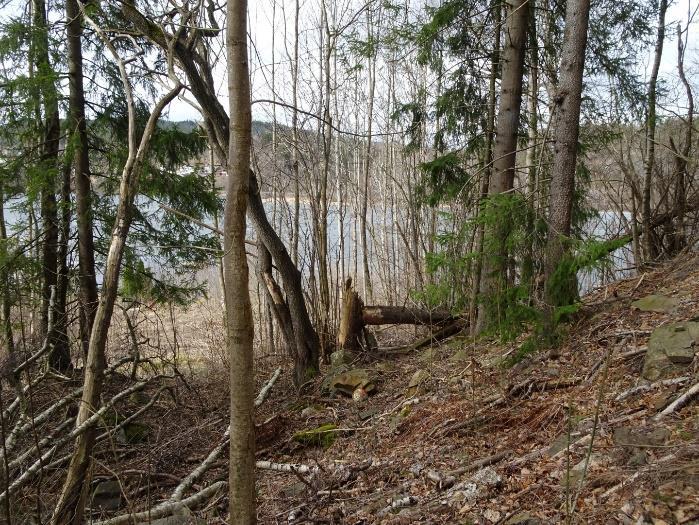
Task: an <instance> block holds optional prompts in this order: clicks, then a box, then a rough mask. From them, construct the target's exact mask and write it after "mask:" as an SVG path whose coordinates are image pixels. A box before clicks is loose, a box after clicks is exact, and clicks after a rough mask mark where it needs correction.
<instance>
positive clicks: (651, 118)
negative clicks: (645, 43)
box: [641, 0, 667, 261]
mask: <svg viewBox="0 0 699 525" xmlns="http://www.w3.org/2000/svg"><path fill="white" fill-rule="evenodd" d="M666 11H667V0H660V5H659V6H658V36H657V39H656V41H655V54H654V60H653V68H652V70H651V73H650V79H649V81H648V95H647V96H648V117H647V119H646V158H645V162H644V163H643V202H642V203H641V212H642V215H643V218H642V221H643V248H644V252H645V253H644V257H645V259H646V261H651V260H653V259H655V258H656V257H657V256H658V250H657V246H655V243H654V242H653V228H652V227H651V221H652V219H651V215H652V202H651V201H652V197H653V192H652V183H653V168H654V166H655V127H656V123H657V115H656V111H655V105H656V95H657V92H656V88H657V85H658V71H659V70H660V61H661V59H662V57H663V44H664V42H665V12H666Z"/></svg>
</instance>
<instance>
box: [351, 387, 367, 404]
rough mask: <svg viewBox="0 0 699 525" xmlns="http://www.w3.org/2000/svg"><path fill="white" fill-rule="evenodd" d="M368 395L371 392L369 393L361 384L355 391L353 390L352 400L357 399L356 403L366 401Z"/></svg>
mask: <svg viewBox="0 0 699 525" xmlns="http://www.w3.org/2000/svg"><path fill="white" fill-rule="evenodd" d="M368 397H369V394H367V391H366V390H365V389H363V388H362V387H361V386H360V387H357V388H355V389H354V392H352V400H353V401H355V402H356V403H360V402H362V401H366V400H367V398H368Z"/></svg>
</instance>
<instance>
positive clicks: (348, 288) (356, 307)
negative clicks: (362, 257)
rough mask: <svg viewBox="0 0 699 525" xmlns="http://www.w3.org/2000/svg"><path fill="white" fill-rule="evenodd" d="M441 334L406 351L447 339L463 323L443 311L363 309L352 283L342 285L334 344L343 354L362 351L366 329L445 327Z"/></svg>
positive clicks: (394, 308)
mask: <svg viewBox="0 0 699 525" xmlns="http://www.w3.org/2000/svg"><path fill="white" fill-rule="evenodd" d="M446 323H450V324H447V325H446V326H444V327H443V328H442V329H441V330H439V331H438V332H436V333H435V334H433V335H431V336H430V337H429V338H427V339H426V340H422V341H419V342H418V343H417V344H416V345H411V346H410V347H406V350H410V349H413V350H417V349H419V348H422V347H423V346H427V345H428V344H431V343H432V342H435V341H440V340H442V339H446V338H447V337H450V336H451V335H454V334H456V333H458V332H460V331H461V330H463V328H464V326H466V325H465V320H464V319H462V318H460V317H458V316H454V315H452V314H451V313H450V312H448V311H445V310H428V309H424V308H411V307H407V306H382V305H371V306H365V305H364V302H363V301H362V299H361V297H359V294H358V293H357V291H356V290H354V289H353V288H352V279H348V280H347V282H346V283H345V291H344V298H343V301H342V312H341V315H340V326H339V329H338V334H337V344H338V347H339V348H342V349H344V350H350V351H356V350H360V349H361V348H362V338H364V340H366V339H367V333H366V327H367V326H380V325H390V324H414V325H432V326H441V325H445V324H446Z"/></svg>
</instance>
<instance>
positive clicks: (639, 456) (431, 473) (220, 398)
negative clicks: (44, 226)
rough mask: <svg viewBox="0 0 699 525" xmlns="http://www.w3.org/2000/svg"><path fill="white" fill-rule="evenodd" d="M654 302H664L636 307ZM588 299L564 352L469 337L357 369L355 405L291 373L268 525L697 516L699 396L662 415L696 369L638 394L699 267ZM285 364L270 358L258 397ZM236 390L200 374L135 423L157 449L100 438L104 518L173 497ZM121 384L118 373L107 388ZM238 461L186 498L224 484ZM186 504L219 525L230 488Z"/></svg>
mask: <svg viewBox="0 0 699 525" xmlns="http://www.w3.org/2000/svg"><path fill="white" fill-rule="evenodd" d="M650 294H656V295H661V296H662V297H663V298H665V299H667V300H668V301H669V304H670V307H669V308H666V306H667V304H664V305H661V307H660V308H654V309H656V310H664V311H641V310H639V309H637V308H634V307H633V306H632V305H631V303H632V302H633V301H635V300H638V299H641V298H643V297H646V296H648V295H650ZM668 301H666V303H667V302H668ZM584 304H585V306H584V308H583V311H582V312H581V313H580V314H579V315H578V316H577V320H576V321H575V322H573V323H572V324H571V325H570V327H569V331H568V334H567V337H566V339H565V341H564V343H563V344H562V346H561V347H560V349H559V356H558V357H557V358H552V357H551V356H550V355H549V354H548V352H546V351H542V352H540V353H534V354H532V355H529V356H526V357H525V358H524V359H523V360H521V361H520V362H519V363H518V364H516V365H515V366H512V367H509V368H508V367H505V366H503V364H502V363H503V360H504V359H506V358H507V357H508V356H512V355H513V353H514V352H516V349H517V348H518V343H517V342H513V343H512V344H509V345H502V344H495V343H487V342H483V341H473V340H471V339H469V338H465V337H456V338H452V339H451V340H448V341H446V342H444V343H443V344H441V345H437V346H433V347H430V348H427V349H424V350H421V351H417V352H412V353H405V354H395V355H376V354H374V355H364V356H359V357H357V359H356V362H354V363H352V364H351V366H352V367H357V368H361V369H363V370H366V371H367V373H368V375H369V377H370V379H371V380H372V382H373V383H374V384H375V385H376V391H375V393H374V394H373V395H370V396H369V397H368V398H367V399H363V400H359V401H355V400H353V399H352V398H350V397H343V396H341V395H336V396H331V395H330V394H328V393H326V392H324V390H323V388H322V386H321V383H322V381H323V380H324V377H320V378H318V380H317V382H316V383H314V384H313V385H310V387H307V388H306V389H305V390H304V393H302V394H298V393H297V391H296V390H295V389H294V387H293V385H292V384H291V381H290V374H289V373H288V369H287V370H285V373H283V374H282V376H281V378H280V379H279V380H278V381H277V383H276V384H275V385H274V386H273V387H272V389H271V391H270V394H269V397H268V399H267V400H266V402H265V403H264V404H262V406H261V407H260V408H259V409H258V412H257V417H256V424H257V426H258V431H257V459H258V460H269V461H271V462H275V463H279V464H292V463H293V464H302V465H305V466H307V467H309V469H310V472H308V473H301V472H300V471H298V472H277V471H273V470H267V469H258V479H257V485H258V504H259V522H260V523H270V524H272V523H338V524H340V523H342V524H344V523H346V524H364V523H366V524H369V523H385V524H408V523H425V524H427V523H434V524H437V523H459V524H461V523H463V524H465V523H479V524H480V523H483V524H509V525H515V524H522V525H523V524H527V523H528V524H534V523H542V524H543V523H564V522H567V521H568V520H569V519H571V518H573V519H572V520H571V521H574V522H577V523H623V524H627V523H628V524H632V523H640V524H643V523H651V524H663V523H697V522H699V521H698V520H699V405H698V404H697V403H696V398H695V399H694V400H693V401H691V402H689V403H688V404H687V405H686V406H684V407H683V408H681V409H678V410H676V411H673V412H672V413H669V414H667V415H666V416H662V417H657V416H658V414H659V413H660V412H661V411H662V410H664V409H665V408H666V407H668V405H669V404H670V403H671V402H672V401H673V400H674V399H675V398H677V397H678V396H679V395H681V394H682V393H684V392H686V391H687V390H688V389H690V388H691V387H692V386H693V385H695V384H697V381H699V363H698V361H699V360H698V359H697V357H696V356H695V357H694V361H693V362H691V363H687V364H684V365H682V366H679V365H678V366H677V367H676V370H674V371H673V372H672V373H670V374H669V375H668V376H666V377H663V380H665V379H666V378H669V379H670V380H666V381H665V383H657V382H656V383H654V384H653V385H652V388H650V389H647V390H645V391H644V390H643V389H637V390H630V389H633V388H634V387H636V386H642V385H648V384H649V383H648V382H647V381H644V380H643V379H642V378H641V370H642V367H643V362H644V358H645V357H644V356H645V354H646V349H647V346H648V342H649V338H650V334H651V332H652V331H653V330H655V329H656V328H658V327H660V326H662V325H667V324H669V323H676V322H680V321H689V320H692V319H694V318H697V317H699V257H697V256H685V257H682V258H678V259H676V260H675V261H672V262H670V263H668V264H665V265H663V266H662V267H660V268H658V269H656V270H654V271H650V272H647V273H644V274H643V275H640V276H637V277H634V278H631V279H627V280H623V281H619V282H616V283H613V284H611V285H609V286H607V287H605V288H603V289H600V290H597V291H595V292H594V293H592V294H590V295H588V296H586V297H585V298H584ZM382 335H384V334H382ZM520 343H521V341H520ZM274 361H275V360H274V359H271V358H270V359H263V358H261V359H258V362H257V374H256V382H257V384H258V387H262V386H263V385H264V384H265V383H266V382H267V381H268V379H269V377H270V376H271V375H272V373H273V372H274V370H275V368H276V363H275V362H274ZM325 372H327V371H325ZM673 378H684V379H683V380H681V381H680V380H678V381H674V384H670V383H673V381H672V379H673ZM117 379H118V380H117ZM226 379H227V378H226V374H225V371H224V370H223V369H222V367H219V368H216V367H204V369H203V370H198V371H197V373H195V374H194V375H192V376H191V378H190V379H189V380H187V382H186V384H185V383H182V382H178V385H177V386H176V387H173V388H172V389H171V390H170V391H169V392H170V394H171V395H161V396H160V398H159V399H158V402H157V403H156V404H155V405H154V406H153V407H152V408H151V409H150V410H149V412H148V413H147V414H146V415H144V416H143V417H142V418H141V419H142V421H143V422H144V423H145V424H146V425H147V426H148V427H149V428H150V431H149V437H148V439H147V440H145V441H143V442H141V443H130V444H123V443H121V444H120V443H118V442H116V441H115V440H110V441H108V442H107V443H103V444H101V445H100V447H99V452H98V454H97V456H96V462H95V467H94V477H95V479H97V480H100V479H110V478H117V480H118V481H119V483H120V484H121V486H122V487H123V488H124V492H125V494H126V495H127V496H128V497H126V498H125V500H126V501H125V502H124V504H123V506H122V508H121V509H120V510H119V511H116V512H111V513H110V514H109V515H112V516H113V515H118V514H124V513H126V512H129V511H132V512H133V511H138V510H142V509H144V508H148V507H149V506H154V505H156V504H157V503H158V502H159V501H161V500H163V499H167V498H168V497H169V494H170V493H171V492H172V490H173V488H174V487H175V486H177V484H178V483H179V481H180V480H181V479H182V478H183V477H184V476H186V475H187V473H189V472H191V471H192V470H193V469H195V468H196V467H197V465H199V464H200V463H201V462H202V461H203V460H204V458H206V456H207V455H208V454H209V452H210V451H211V450H212V449H214V448H215V447H216V445H217V444H218V443H220V442H221V438H222V436H223V433H224V430H225V428H226V424H227V423H226V420H227V411H226V407H227V404H228V399H227V395H228V394H227V391H226V388H225V387H224V386H222V385H225V384H226ZM127 383H128V381H127V377H123V378H122V377H121V376H119V377H118V378H115V380H113V381H111V382H110V384H109V386H108V393H107V394H106V395H108V394H110V393H111V394H112V395H113V394H114V393H116V392H118V391H119V390H120V389H123V388H124V385H125V384H127ZM411 383H412V384H413V387H412V388H411V387H410V384H411ZM157 389H158V385H156V384H153V385H151V386H149V387H148V388H147V389H146V392H147V395H148V396H152V395H153V394H154V392H155V391H156V390H157ZM166 394H167V393H166ZM142 401H143V400H139V399H137V398H134V397H133V396H132V397H130V398H129V401H128V403H127V405H126V406H121V408H120V409H119V410H120V412H123V413H125V414H128V413H130V412H133V411H134V410H135V409H136V408H137V407H138V406H139V403H142ZM131 404H132V406H131ZM326 425H329V426H326ZM319 427H324V428H325V429H326V432H325V433H323V434H320V436H321V437H320V438H319V439H300V438H299V436H298V434H297V433H298V432H299V431H302V430H305V429H317V428H319ZM226 456H227V454H226V453H224V454H223V455H222V457H221V458H220V459H218V460H217V461H216V462H215V463H214V464H213V468H211V469H210V470H209V471H208V472H207V473H206V475H205V476H204V477H203V478H202V479H201V480H197V483H196V484H194V486H193V489H192V491H196V490H201V488H203V487H205V486H206V485H207V484H209V483H212V482H215V481H217V480H224V479H226V476H227V474H226V472H227V461H226ZM59 480H60V476H59V475H58V471H57V472H56V473H54V474H49V475H47V476H45V477H44V480H43V487H44V491H46V492H47V493H50V492H52V491H55V490H56V489H57V487H58V486H59V485H58V482H59ZM190 493H191V491H190ZM32 494H34V492H32V491H28V492H27V494H26V498H28V499H27V500H26V501H27V502H28V501H30V500H31V498H32ZM192 510H193V511H194V513H195V515H196V516H198V517H199V518H200V519H202V520H204V521H202V523H225V522H226V520H227V498H226V494H225V490H223V491H221V492H220V493H219V494H216V495H214V496H213V497H210V498H207V500H206V501H204V502H203V503H202V504H200V505H199V506H197V508H193V509H192ZM105 517H106V516H105V514H103V513H100V512H95V513H94V514H93V518H94V519H95V520H98V519H104V518H105ZM146 522H147V521H146ZM233 522H235V520H233ZM183 523H184V522H183Z"/></svg>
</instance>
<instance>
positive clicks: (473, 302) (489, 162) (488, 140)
mask: <svg viewBox="0 0 699 525" xmlns="http://www.w3.org/2000/svg"><path fill="white" fill-rule="evenodd" d="M491 5H492V9H493V26H494V32H495V35H494V37H493V49H492V50H491V52H490V74H489V75H488V113H487V116H486V121H485V126H484V128H485V130H484V131H485V134H486V137H485V152H484V155H483V166H484V169H483V179H482V180H481V194H480V201H479V207H480V206H482V204H483V201H484V200H485V199H486V198H487V197H488V187H489V186H490V177H491V174H492V171H493V140H494V139H495V107H496V101H497V100H496V99H497V95H496V93H495V84H496V82H497V79H498V69H499V68H500V36H501V35H502V28H501V27H500V26H501V24H502V3H501V2H500V0H493V2H492V4H491ZM484 233H485V232H484V226H483V224H478V225H476V239H475V251H476V254H477V255H476V260H475V261H474V265H473V266H474V267H473V282H472V283H471V298H470V300H469V315H468V317H469V320H470V323H471V331H472V332H475V330H476V326H477V318H476V315H477V312H478V309H477V301H478V293H479V291H480V286H481V275H482V273H483V236H484Z"/></svg>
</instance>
